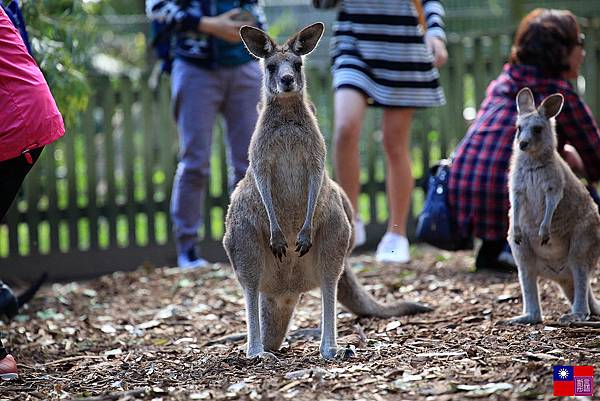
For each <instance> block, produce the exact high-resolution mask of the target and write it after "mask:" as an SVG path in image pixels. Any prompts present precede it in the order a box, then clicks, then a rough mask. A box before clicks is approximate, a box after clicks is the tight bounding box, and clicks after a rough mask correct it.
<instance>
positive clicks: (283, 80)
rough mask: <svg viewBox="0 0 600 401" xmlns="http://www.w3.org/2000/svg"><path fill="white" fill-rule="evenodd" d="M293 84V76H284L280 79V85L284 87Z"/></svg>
mask: <svg viewBox="0 0 600 401" xmlns="http://www.w3.org/2000/svg"><path fill="white" fill-rule="evenodd" d="M293 82H294V76H293V75H284V76H283V77H281V83H282V84H283V85H285V86H290V85H291V84H292V83H293Z"/></svg>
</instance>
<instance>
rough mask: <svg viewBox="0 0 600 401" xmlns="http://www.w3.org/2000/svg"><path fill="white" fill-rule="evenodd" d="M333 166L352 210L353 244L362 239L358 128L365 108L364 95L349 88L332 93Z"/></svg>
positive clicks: (363, 230) (357, 243)
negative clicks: (359, 211)
mask: <svg viewBox="0 0 600 401" xmlns="http://www.w3.org/2000/svg"><path fill="white" fill-rule="evenodd" d="M333 100H334V113H335V115H334V133H333V165H334V172H335V179H336V181H337V182H338V183H339V184H340V186H341V187H342V189H343V190H344V191H345V192H346V195H348V199H349V200H350V203H351V204H352V208H353V209H354V245H355V246H360V245H362V244H364V243H365V241H366V233H365V228H364V224H363V222H362V221H361V220H360V219H359V218H358V195H359V194H360V181H359V176H360V154H359V143H360V131H361V127H362V122H363V119H364V116H365V111H366V108H367V101H366V98H365V95H364V94H362V93H360V92H359V91H357V90H355V89H351V88H340V89H337V90H336V91H335V94H334V98H333Z"/></svg>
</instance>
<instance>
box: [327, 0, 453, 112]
mask: <svg viewBox="0 0 600 401" xmlns="http://www.w3.org/2000/svg"><path fill="white" fill-rule="evenodd" d="M421 1H422V3H423V10H424V14H425V19H426V22H427V33H426V34H427V35H431V36H437V37H440V38H442V39H443V40H445V33H444V25H443V21H442V17H443V16H444V8H443V7H442V4H441V3H440V1H437V0H421ZM331 55H332V59H333V60H332V61H333V65H332V73H333V87H334V89H339V88H353V89H355V90H358V91H360V92H362V93H364V94H365V95H366V96H367V98H368V100H369V104H373V105H376V106H384V107H431V106H440V105H443V104H444V103H445V99H444V92H443V90H442V87H441V86H440V83H439V73H438V70H437V69H436V68H435V67H433V65H432V63H433V55H432V54H431V52H430V51H429V49H428V48H427V46H426V45H425V41H424V33H423V29H422V28H421V27H420V26H419V21H418V14H417V11H416V9H415V6H414V3H413V1H412V0H342V2H341V5H340V11H339V14H338V18H337V20H336V23H335V25H334V28H333V38H332V41H331Z"/></svg>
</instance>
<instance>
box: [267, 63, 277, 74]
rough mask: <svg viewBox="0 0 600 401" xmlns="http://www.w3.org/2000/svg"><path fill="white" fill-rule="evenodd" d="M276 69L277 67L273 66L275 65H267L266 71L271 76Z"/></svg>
mask: <svg viewBox="0 0 600 401" xmlns="http://www.w3.org/2000/svg"><path fill="white" fill-rule="evenodd" d="M276 68H277V67H276V66H275V64H267V70H269V72H270V73H271V74H273V73H274V72H275V69H276Z"/></svg>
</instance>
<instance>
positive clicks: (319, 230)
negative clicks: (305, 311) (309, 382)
mask: <svg viewBox="0 0 600 401" xmlns="http://www.w3.org/2000/svg"><path fill="white" fill-rule="evenodd" d="M323 29H324V26H323V24H322V23H315V24H313V25H310V26H308V27H306V28H304V29H302V30H301V31H300V32H298V33H296V34H295V35H293V36H292V37H291V38H290V39H288V40H287V42H286V43H285V44H284V45H277V44H276V43H275V42H274V41H273V40H272V39H271V38H270V37H269V36H268V35H267V34H266V33H265V32H263V31H261V30H259V29H256V28H252V27H249V26H244V27H242V29H241V30H240V34H241V37H242V39H243V41H244V43H245V45H246V47H247V48H248V50H249V51H250V52H251V53H252V54H253V55H255V56H256V57H258V58H261V59H262V64H263V67H264V89H263V98H262V101H261V105H260V109H259V111H260V113H259V114H260V115H259V119H258V122H257V125H256V129H255V131H254V134H253V136H252V140H251V143H250V150H249V159H250V167H249V168H248V170H247V172H246V176H245V177H244V178H243V179H242V180H241V181H240V183H239V184H238V186H237V187H236V189H235V190H234V192H233V194H232V196H231V204H230V206H229V210H228V212H227V217H226V221H225V236H224V238H223V245H224V247H225V250H226V251H227V255H228V256H229V260H230V261H231V264H232V265H233V268H234V270H235V273H236V275H237V278H238V280H239V282H240V285H241V287H242V290H243V293H244V298H245V301H246V320H247V329H248V343H247V353H246V354H247V356H248V357H249V358H253V357H260V358H266V359H276V358H275V356H274V355H273V354H272V353H270V352H268V351H274V350H278V349H279V348H280V346H281V343H282V342H283V340H284V338H285V336H286V332H287V329H288V325H289V322H290V319H291V317H292V314H293V312H294V308H295V306H296V303H297V302H298V299H299V297H300V295H301V294H302V293H303V292H306V291H309V290H312V289H314V288H318V287H320V288H321V294H322V303H321V306H322V311H321V344H320V352H321V356H322V357H323V358H325V359H333V358H345V357H346V356H350V355H346V354H345V353H344V352H343V351H344V350H343V349H342V350H338V348H337V345H336V294H337V297H338V298H339V299H340V301H341V302H342V304H344V305H345V306H346V307H347V308H348V309H349V310H350V311H352V312H353V313H355V314H357V315H360V316H377V317H390V316H399V315H406V314H414V313H419V312H425V311H429V310H430V308H428V307H426V306H424V305H421V304H418V303H413V302H399V303H395V304H390V305H381V304H379V303H378V302H376V301H375V300H374V299H373V298H372V297H371V296H370V295H369V294H368V293H367V292H366V291H365V290H364V289H363V288H362V286H361V285H360V284H359V283H358V281H357V279H356V276H355V275H354V273H353V272H352V270H351V269H350V268H349V267H348V265H347V263H346V258H347V256H348V254H349V253H350V251H351V247H352V244H353V243H354V240H353V238H352V236H353V234H352V226H351V224H350V222H351V221H352V219H351V216H352V207H351V205H350V203H349V201H348V199H347V198H346V195H345V194H344V192H343V191H342V190H341V189H340V187H339V186H338V185H337V184H336V183H335V182H333V181H332V180H331V179H330V178H329V177H328V175H327V171H326V170H325V157H326V148H325V142H324V139H323V136H322V135H321V132H320V131H319V127H318V125H317V120H316V117H315V114H314V112H313V110H312V109H311V104H310V103H309V101H308V100H307V95H306V89H305V83H304V82H305V77H304V71H303V56H304V55H306V54H308V53H310V52H311V51H312V50H313V49H314V48H315V47H316V46H317V43H318V42H319V40H320V38H321V35H322V34H323ZM288 244H294V245H295V252H293V251H290V250H288ZM338 283H339V288H338Z"/></svg>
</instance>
